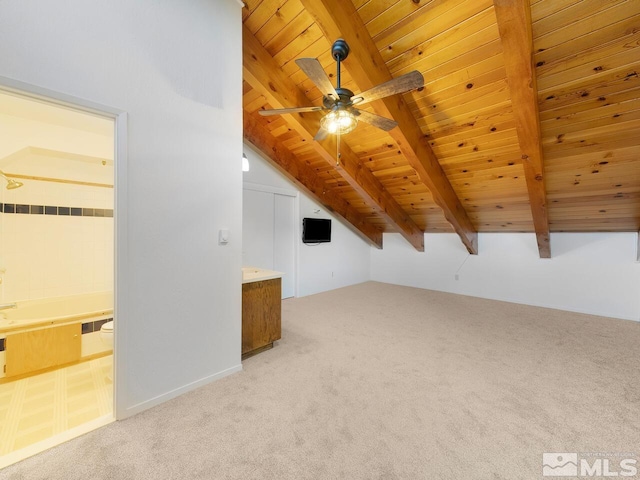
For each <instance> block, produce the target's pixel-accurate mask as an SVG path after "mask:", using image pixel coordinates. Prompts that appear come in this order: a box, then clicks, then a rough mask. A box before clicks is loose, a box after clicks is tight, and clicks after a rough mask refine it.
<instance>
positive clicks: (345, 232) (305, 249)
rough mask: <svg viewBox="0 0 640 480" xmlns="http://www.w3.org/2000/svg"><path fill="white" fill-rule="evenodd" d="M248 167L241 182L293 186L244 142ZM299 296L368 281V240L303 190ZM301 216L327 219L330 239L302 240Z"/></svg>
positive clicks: (290, 187) (299, 220)
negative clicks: (319, 242)
mask: <svg viewBox="0 0 640 480" xmlns="http://www.w3.org/2000/svg"><path fill="white" fill-rule="evenodd" d="M244 151H245V153H246V155H247V158H248V159H249V164H250V166H251V169H250V170H249V171H248V172H245V173H244V175H243V176H244V181H245V182H249V183H253V184H259V185H267V186H271V187H275V188H281V189H285V190H297V188H296V186H295V185H294V184H293V183H292V182H290V181H289V180H288V179H286V178H285V177H284V176H282V175H281V174H280V173H279V172H278V171H277V170H276V169H275V168H273V167H272V166H271V165H269V163H268V162H267V161H266V160H264V159H263V158H262V157H261V155H260V154H258V153H257V152H256V151H255V150H254V149H253V148H252V147H251V146H249V145H246V144H245V150H244ZM299 202H300V204H299V208H298V210H299V218H298V227H299V231H298V233H299V235H298V239H297V242H296V243H297V249H298V296H299V297H303V296H306V295H312V294H314V293H319V292H324V291H327V290H333V289H335V288H340V287H345V286H347V285H353V284H356V283H362V282H366V281H368V280H369V276H370V253H369V246H368V243H367V242H365V241H364V240H362V239H361V238H360V237H358V236H357V235H356V234H355V233H353V232H352V231H351V230H350V229H349V228H348V227H346V226H345V225H344V224H343V223H342V221H341V220H339V219H338V218H337V217H335V216H334V215H332V214H331V213H329V212H328V211H327V209H325V208H324V207H323V206H322V205H320V204H317V203H316V202H314V201H313V200H311V199H310V198H309V197H308V196H307V195H306V194H305V193H304V192H300V195H299ZM304 217H315V218H330V219H331V220H332V221H331V242H330V243H321V244H320V245H314V246H311V245H305V244H304V243H302V239H301V232H302V219H303V218H304Z"/></svg>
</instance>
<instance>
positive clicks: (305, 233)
mask: <svg viewBox="0 0 640 480" xmlns="http://www.w3.org/2000/svg"><path fill="white" fill-rule="evenodd" d="M302 241H303V242H304V243H324V242H330V241H331V220H330V219H328V218H303V219H302Z"/></svg>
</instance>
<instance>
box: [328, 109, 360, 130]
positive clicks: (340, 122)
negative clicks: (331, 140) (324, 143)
mask: <svg viewBox="0 0 640 480" xmlns="http://www.w3.org/2000/svg"><path fill="white" fill-rule="evenodd" d="M357 124H358V119H357V118H356V116H355V115H354V114H353V113H351V112H350V111H348V110H332V111H331V112H329V113H327V114H326V115H325V116H324V117H323V118H322V119H321V120H320V126H321V127H322V128H324V129H325V130H326V131H327V132H329V133H333V134H336V133H338V134H340V135H344V134H345V133H349V132H350V131H351V130H353V129H354V128H356V125H357Z"/></svg>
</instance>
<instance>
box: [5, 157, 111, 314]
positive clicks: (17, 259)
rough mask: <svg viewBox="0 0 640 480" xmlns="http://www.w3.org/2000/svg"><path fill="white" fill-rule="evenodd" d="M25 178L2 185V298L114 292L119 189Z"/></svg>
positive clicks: (30, 298) (50, 296)
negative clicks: (18, 183) (13, 184)
mask: <svg viewBox="0 0 640 480" xmlns="http://www.w3.org/2000/svg"><path fill="white" fill-rule="evenodd" d="M6 170H7V171H8V172H11V168H10V167H9V166H7V167H6ZM21 181H23V182H24V185H23V186H22V187H21V188H18V189H15V190H6V189H0V203H1V207H2V208H0V279H1V280H2V284H1V285H0V302H2V303H7V302H18V301H23V300H34V299H40V298H52V297H60V296H68V295H76V294H80V293H90V292H101V291H107V290H112V289H113V263H114V256H113V252H114V244H113V234H114V228H113V188H109V187H102V186H95V185H80V184H73V183H57V182H50V181H40V180H30V179H23V180H21ZM3 270H4V271H3Z"/></svg>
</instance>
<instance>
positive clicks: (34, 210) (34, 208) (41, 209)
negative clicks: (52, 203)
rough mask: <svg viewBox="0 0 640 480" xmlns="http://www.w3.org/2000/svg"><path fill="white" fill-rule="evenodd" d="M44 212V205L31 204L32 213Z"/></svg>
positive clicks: (39, 213)
mask: <svg viewBox="0 0 640 480" xmlns="http://www.w3.org/2000/svg"><path fill="white" fill-rule="evenodd" d="M43 213H44V205H31V214H32V215H41V214H43Z"/></svg>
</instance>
